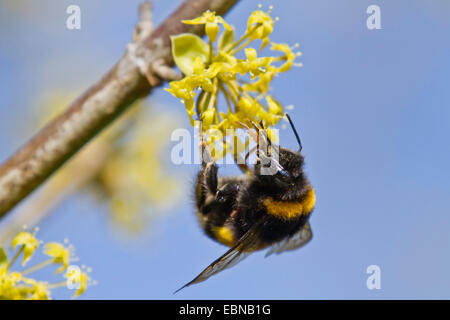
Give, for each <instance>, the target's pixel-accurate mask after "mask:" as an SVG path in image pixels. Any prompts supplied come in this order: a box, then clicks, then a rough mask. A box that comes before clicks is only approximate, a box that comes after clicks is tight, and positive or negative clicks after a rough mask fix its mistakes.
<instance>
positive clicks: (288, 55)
mask: <svg viewBox="0 0 450 320" xmlns="http://www.w3.org/2000/svg"><path fill="white" fill-rule="evenodd" d="M270 50H275V51H281V52H283V53H284V54H285V56H284V57H282V59H283V60H286V62H285V63H284V64H282V65H281V66H280V67H279V68H277V70H278V71H279V72H286V71H289V70H290V69H291V67H292V64H293V63H294V60H295V58H296V57H297V56H298V55H300V53H298V54H296V53H294V52H292V50H291V48H290V47H289V46H288V45H287V44H286V43H280V44H278V43H272V47H271V48H270Z"/></svg>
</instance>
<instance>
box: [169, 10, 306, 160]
mask: <svg viewBox="0 0 450 320" xmlns="http://www.w3.org/2000/svg"><path fill="white" fill-rule="evenodd" d="M272 9H273V6H269V8H268V11H266V12H265V11H263V10H262V5H261V4H258V9H257V10H255V11H253V12H252V13H251V14H250V16H249V18H248V20H247V28H246V30H245V31H244V32H243V34H242V35H241V36H240V37H236V35H235V29H234V27H233V26H230V25H229V24H227V23H226V22H225V20H224V19H223V18H222V17H220V16H217V15H216V14H215V13H214V12H210V11H206V12H205V13H203V15H202V16H200V17H198V18H195V19H192V20H187V21H183V23H187V24H203V25H205V33H206V34H207V36H208V39H209V42H208V43H205V42H203V40H201V39H200V38H198V37H197V38H196V37H194V36H193V35H191V34H184V35H178V36H176V38H175V37H174V38H173V39H172V55H173V58H174V61H175V63H176V64H177V66H178V67H179V68H180V69H181V70H182V71H183V73H184V74H185V75H186V76H185V78H184V79H182V80H179V81H172V82H171V83H170V88H167V89H166V90H167V91H168V92H170V93H171V94H172V95H174V96H175V97H177V98H179V99H181V100H182V101H183V102H184V105H185V108H186V111H187V114H188V117H189V119H190V122H191V125H193V126H194V121H195V120H201V121H202V132H203V133H204V134H206V135H207V136H208V135H210V137H209V138H208V137H207V139H206V141H207V143H208V145H209V146H210V147H211V150H212V152H211V153H212V154H213V157H215V158H218V157H221V156H225V155H226V153H227V152H233V153H234V151H233V150H235V149H236V148H235V146H230V145H229V144H228V143H224V141H223V139H220V138H219V137H222V138H223V137H225V136H226V134H227V130H230V129H231V130H237V129H243V128H246V127H252V124H254V123H261V124H262V125H263V126H264V127H265V128H267V129H270V127H272V126H274V125H276V124H277V123H278V121H279V120H280V119H282V118H283V117H284V112H283V106H282V104H281V103H280V102H278V101H277V100H276V99H275V98H274V97H273V95H272V94H271V93H270V92H271V91H270V90H271V83H272V80H273V79H274V78H275V77H277V76H278V75H279V74H281V73H284V72H287V71H289V70H290V69H291V68H292V67H293V66H298V62H297V61H296V58H297V57H299V56H300V53H299V52H294V50H295V49H296V48H297V47H298V46H299V45H298V44H295V45H293V46H289V45H287V44H284V43H273V42H272V43H271V48H270V50H271V51H272V52H275V54H268V55H262V54H261V52H262V51H261V49H263V48H264V47H266V46H267V45H268V44H269V43H270V42H271V41H270V39H269V36H270V35H271V34H272V31H273V27H274V22H275V21H278V18H275V19H273V18H272V17H271V15H270V14H271V11H272ZM219 25H222V26H223V27H224V31H223V32H222V34H221V35H220V37H219V36H218V31H219ZM216 40H217V42H216ZM256 41H258V42H259V43H260V44H259V47H258V46H257V47H256V48H255V47H253V44H254V43H255V42H256ZM242 53H244V54H243V55H242ZM242 56H243V57H242ZM219 96H222V97H223V98H222V99H221V98H220V97H219ZM223 103H224V105H223V106H222V104H223ZM219 133H220V134H219ZM214 136H216V138H217V139H214V138H212V137H214ZM237 143H241V144H242V141H239V139H238V141H237ZM214 155H215V156H214ZM235 157H236V155H235Z"/></svg>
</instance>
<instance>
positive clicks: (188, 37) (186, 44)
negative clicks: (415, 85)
mask: <svg viewBox="0 0 450 320" xmlns="http://www.w3.org/2000/svg"><path fill="white" fill-rule="evenodd" d="M170 39H171V41H172V55H173V59H174V60H175V63H176V65H177V66H178V68H180V70H181V71H182V72H183V73H184V74H185V75H187V76H190V75H191V74H192V73H193V71H194V60H195V58H197V57H200V58H201V59H202V62H203V63H205V62H206V61H207V60H208V57H209V46H208V44H206V43H205V42H204V41H203V40H202V39H201V38H200V37H198V36H196V35H195V34H190V33H183V34H180V35H177V36H172V37H170Z"/></svg>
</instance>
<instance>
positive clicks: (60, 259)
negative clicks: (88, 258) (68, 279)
mask: <svg viewBox="0 0 450 320" xmlns="http://www.w3.org/2000/svg"><path fill="white" fill-rule="evenodd" d="M44 254H46V255H47V256H49V257H52V258H53V263H54V264H61V267H60V268H59V269H58V270H56V272H57V273H60V272H62V271H64V270H65V269H67V267H68V266H69V259H70V250H69V248H66V247H64V246H63V245H62V244H60V243H58V242H50V243H47V244H46V245H45V246H44Z"/></svg>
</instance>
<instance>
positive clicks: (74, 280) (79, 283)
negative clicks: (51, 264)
mask: <svg viewBox="0 0 450 320" xmlns="http://www.w3.org/2000/svg"><path fill="white" fill-rule="evenodd" d="M64 277H65V278H66V279H67V280H68V281H69V282H70V283H71V284H72V285H74V286H75V287H76V288H78V289H77V291H75V294H74V295H73V297H74V298H75V297H78V296H79V295H81V294H82V293H83V292H84V291H86V288H87V286H88V282H89V276H88V275H87V273H86V272H84V271H81V270H80V269H79V268H70V269H69V270H67V272H66V273H65V274H64Z"/></svg>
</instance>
